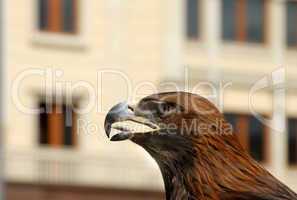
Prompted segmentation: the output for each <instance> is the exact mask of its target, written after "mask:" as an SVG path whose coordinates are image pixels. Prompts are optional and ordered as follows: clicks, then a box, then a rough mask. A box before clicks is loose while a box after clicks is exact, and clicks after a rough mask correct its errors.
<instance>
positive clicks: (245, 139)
mask: <svg viewBox="0 0 297 200" xmlns="http://www.w3.org/2000/svg"><path fill="white" fill-rule="evenodd" d="M236 126H237V127H236V130H238V133H237V136H238V139H239V142H240V144H241V145H242V146H243V148H244V149H246V150H247V151H249V146H250V145H249V118H248V116H246V115H240V116H239V117H238V119H237V124H236Z"/></svg>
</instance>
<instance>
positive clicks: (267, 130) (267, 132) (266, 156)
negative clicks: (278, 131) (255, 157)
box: [263, 125, 270, 162]
mask: <svg viewBox="0 0 297 200" xmlns="http://www.w3.org/2000/svg"><path fill="white" fill-rule="evenodd" d="M263 126H264V127H263V129H264V133H263V134H264V137H263V138H264V145H263V148H264V149H263V152H264V160H263V161H264V162H268V160H269V159H270V158H269V155H270V152H269V149H270V147H269V141H270V140H269V139H270V128H269V127H268V126H266V125H263Z"/></svg>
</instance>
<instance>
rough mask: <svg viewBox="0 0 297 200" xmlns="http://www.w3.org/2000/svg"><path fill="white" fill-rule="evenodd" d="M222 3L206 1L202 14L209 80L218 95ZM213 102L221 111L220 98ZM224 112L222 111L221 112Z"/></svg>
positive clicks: (218, 0)
mask: <svg viewBox="0 0 297 200" xmlns="http://www.w3.org/2000/svg"><path fill="white" fill-rule="evenodd" d="M221 7H222V1H221V0H204V1H202V9H201V10H202V14H203V17H202V19H203V21H204V22H203V23H202V26H203V27H202V30H203V33H202V35H203V39H204V40H205V46H206V49H207V56H208V66H207V68H208V79H209V81H211V82H212V83H213V84H215V87H216V90H217V94H219V92H220V91H219V82H220V80H221V74H220V66H219V65H218V62H217V60H218V57H219V51H220V45H221V41H222V37H221V27H222V25H221V21H222V20H221V18H222V12H221V10H222V9H221ZM210 100H212V101H213V102H214V103H215V104H216V105H217V106H218V107H219V109H220V110H221V108H222V105H221V103H222V102H220V98H219V96H217V97H216V99H210ZM221 111H222V110H221Z"/></svg>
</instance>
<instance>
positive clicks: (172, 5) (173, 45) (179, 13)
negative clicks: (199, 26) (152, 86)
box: [160, 0, 186, 80]
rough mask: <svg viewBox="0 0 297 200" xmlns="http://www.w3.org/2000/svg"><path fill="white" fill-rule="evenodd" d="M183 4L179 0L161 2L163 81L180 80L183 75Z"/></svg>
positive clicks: (183, 2)
mask: <svg viewBox="0 0 297 200" xmlns="http://www.w3.org/2000/svg"><path fill="white" fill-rule="evenodd" d="M185 3H186V1H181V0H163V1H161V3H160V4H161V6H162V10H163V19H162V20H163V21H162V24H164V27H163V30H162V32H163V37H162V43H163V52H162V59H163V62H162V63H163V65H164V66H162V67H163V68H164V70H163V73H162V74H164V76H165V77H163V79H165V80H166V79H170V80H180V79H182V78H183V77H182V75H183V74H184V73H183V72H184V67H185V66H184V65H183V43H184V41H185Z"/></svg>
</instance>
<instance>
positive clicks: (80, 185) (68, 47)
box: [4, 0, 297, 199]
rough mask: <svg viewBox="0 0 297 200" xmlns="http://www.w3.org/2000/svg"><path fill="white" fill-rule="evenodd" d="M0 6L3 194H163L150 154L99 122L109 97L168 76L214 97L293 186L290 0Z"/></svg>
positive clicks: (296, 62)
mask: <svg viewBox="0 0 297 200" xmlns="http://www.w3.org/2000/svg"><path fill="white" fill-rule="evenodd" d="M6 10H7V16H6V19H7V23H6V29H7V30H6V32H7V36H8V37H7V42H6V44H7V52H6V56H7V62H6V71H7V73H6V79H7V83H8V84H7V88H8V89H7V91H6V97H7V98H6V105H7V109H6V110H7V111H6V117H7V120H6V121H5V127H6V132H5V138H4V139H5V140H4V142H5V161H6V164H5V175H6V180H7V183H8V189H7V191H8V192H7V196H8V199H19V198H20V196H21V197H25V196H26V197H28V198H29V197H30V198H32V199H41V198H48V199H67V198H71V199H74V198H75V197H77V199H80V198H83V197H86V196H85V195H83V194H86V193H87V194H88V195H89V196H88V198H90V199H92V198H96V197H97V198H98V197H101V198H102V199H108V198H110V199H117V198H118V199H120V198H121V199H122V198H124V197H125V198H127V199H133V198H134V199H144V197H145V198H147V199H158V198H160V199H162V190H163V183H162V178H161V175H160V173H159V170H158V167H157V166H156V164H155V163H154V161H153V160H152V159H151V158H150V157H149V156H148V155H147V154H146V153H145V152H144V151H143V150H142V149H141V148H139V147H137V146H136V145H134V144H132V143H130V142H124V143H117V144H113V143H110V142H108V140H107V138H106V137H105V134H104V132H103V131H102V128H103V121H104V117H105V113H106V112H107V111H108V109H109V108H110V106H112V105H114V104H115V103H117V102H119V101H123V100H127V95H131V93H133V97H135V98H133V99H132V100H133V101H137V99H139V98H141V96H144V95H148V94H150V93H154V92H155V90H154V87H153V85H157V86H159V89H160V90H164V91H165V90H173V89H175V88H174V87H173V84H171V83H175V85H177V86H178V87H179V89H183V90H188V91H192V92H197V93H199V94H201V95H204V96H206V97H208V98H209V99H210V100H212V101H213V102H214V103H215V104H217V106H218V107H219V108H220V109H221V110H222V111H223V112H225V113H226V117H227V118H228V119H229V120H230V122H231V123H232V124H233V125H234V127H235V130H238V129H240V132H239V133H238V134H239V138H240V140H241V142H242V144H243V146H244V147H245V148H247V149H248V150H249V151H250V153H251V154H252V156H253V157H255V159H257V160H258V161H260V162H261V163H262V164H263V165H264V166H265V167H266V168H267V169H269V170H270V171H271V172H272V173H273V174H275V175H276V176H277V177H278V178H280V179H281V180H282V181H284V182H285V183H286V184H288V185H289V186H290V187H292V188H293V189H294V190H296V191H297V179H296V177H297V168H296V165H297V130H296V127H297V126H296V125H297V109H296V106H295V105H294V103H295V101H296V98H297V96H296V93H295V92H294V89H296V88H295V87H294V84H293V83H294V81H295V79H296V77H297V69H296V68H295V66H297V51H296V46H297V24H296V23H295V22H296V20H297V1H286V0H185V1H179V0H170V1H169V0H164V1H158V0H151V1H143V0H137V1H120V0H108V1H91V0H29V1H16V0H10V1H7V3H6ZM281 67H284V68H285V71H284V68H281ZM284 74H285V75H286V76H284ZM285 77H286V85H285V86H286V87H287V90H286V93H285V92H284V90H283V88H282V87H284V83H283V80H284V79H285ZM263 83H264V84H263ZM265 83H267V84H265ZM67 87H70V88H72V91H73V93H72V94H69V93H68V92H67V91H69V90H67V89H69V88H67ZM89 91H91V92H90V93H89ZM284 95H285V97H286V98H285V99H284V98H283V97H284ZM69 99H71V101H69ZM90 102H91V103H90ZM92 102H93V103H92ZM86 106H90V109H89V111H88V112H87V113H77V112H75V111H76V110H77V109H78V108H80V107H86ZM33 108H34V109H41V110H44V111H46V112H42V113H39V112H33V110H32V109H33ZM251 111H253V113H252V112H251ZM32 112H33V113H32ZM254 113H257V114H259V116H258V115H256V116H258V117H255V114H254ZM261 116H263V120H264V121H265V123H262V122H260V121H259V120H258V118H261ZM272 125H273V126H272ZM274 125H276V126H275V127H274ZM271 127H272V128H271ZM99 199H100V198H99Z"/></svg>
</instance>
